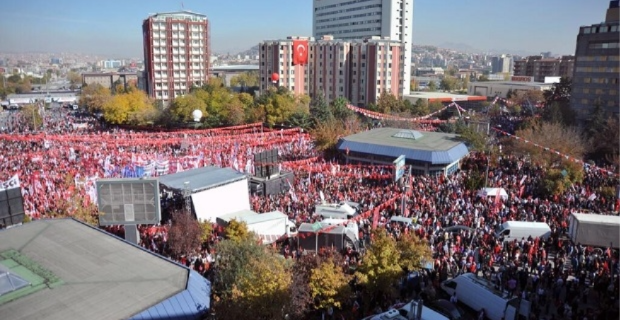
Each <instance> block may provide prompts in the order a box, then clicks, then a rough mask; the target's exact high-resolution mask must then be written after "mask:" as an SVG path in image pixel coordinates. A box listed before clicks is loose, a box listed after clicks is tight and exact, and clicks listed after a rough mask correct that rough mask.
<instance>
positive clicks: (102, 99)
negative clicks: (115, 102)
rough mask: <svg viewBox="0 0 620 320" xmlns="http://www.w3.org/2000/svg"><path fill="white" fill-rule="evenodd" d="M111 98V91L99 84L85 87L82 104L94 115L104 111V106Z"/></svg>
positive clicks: (82, 93)
mask: <svg viewBox="0 0 620 320" xmlns="http://www.w3.org/2000/svg"><path fill="white" fill-rule="evenodd" d="M111 98H112V93H111V92H110V89H108V88H106V87H104V86H102V85H100V84H98V83H96V84H91V85H88V86H84V87H83V88H82V92H81V93H80V103H81V104H82V105H83V106H86V108H88V110H89V111H90V112H93V113H95V112H99V111H101V110H103V106H104V105H105V104H106V102H108V101H109V100H110V99H111Z"/></svg>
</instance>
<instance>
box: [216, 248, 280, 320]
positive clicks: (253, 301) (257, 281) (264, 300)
mask: <svg viewBox="0 0 620 320" xmlns="http://www.w3.org/2000/svg"><path fill="white" fill-rule="evenodd" d="M247 271H248V272H247V273H245V274H243V275H242V276H241V277H240V278H239V279H237V281H236V283H235V286H234V288H233V291H232V299H231V301H232V302H234V306H233V308H236V309H237V310H242V315H245V316H247V315H248V314H251V315H252V318H253V319H265V320H271V319H282V318H284V310H286V309H287V307H286V306H287V305H288V304H290V297H289V295H288V289H289V286H290V284H291V274H290V267H289V266H288V265H287V261H286V260H285V259H284V258H283V257H281V256H277V255H276V254H274V253H273V252H268V253H266V254H263V255H261V256H259V257H255V258H254V259H251V260H250V261H249V262H248V268H247ZM227 313H228V314H230V313H229V312H227ZM233 314H234V313H233ZM218 318H219V315H218ZM226 318H228V319H235V320H236V319H242V318H243V317H238V316H235V317H234V318H230V317H228V316H227V315H225V316H224V317H223V319H226Z"/></svg>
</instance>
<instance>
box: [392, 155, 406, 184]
mask: <svg viewBox="0 0 620 320" xmlns="http://www.w3.org/2000/svg"><path fill="white" fill-rule="evenodd" d="M392 163H393V164H394V182H398V180H400V178H402V177H403V175H404V174H405V156H404V155H401V156H400V157H398V158H396V160H394V162H392Z"/></svg>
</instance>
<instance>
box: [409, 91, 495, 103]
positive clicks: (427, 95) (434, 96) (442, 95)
mask: <svg viewBox="0 0 620 320" xmlns="http://www.w3.org/2000/svg"><path fill="white" fill-rule="evenodd" d="M405 97H412V98H421V99H428V100H430V101H441V102H450V101H487V97H485V96H470V95H466V94H453V93H448V92H418V91H416V92H411V94H408V95H406V96H405Z"/></svg>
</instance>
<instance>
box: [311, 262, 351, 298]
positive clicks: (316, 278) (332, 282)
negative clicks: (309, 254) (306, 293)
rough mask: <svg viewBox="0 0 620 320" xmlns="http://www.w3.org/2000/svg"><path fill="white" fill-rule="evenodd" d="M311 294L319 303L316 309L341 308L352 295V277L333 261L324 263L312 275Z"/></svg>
mask: <svg viewBox="0 0 620 320" xmlns="http://www.w3.org/2000/svg"><path fill="white" fill-rule="evenodd" d="M309 280H310V281H309V282H310V293H311V296H312V298H313V299H315V301H317V303H315V305H314V306H315V308H316V309H319V310H326V309H327V308H329V307H333V308H341V307H342V301H346V300H347V299H348V297H350V294H351V288H350V287H349V281H350V277H349V276H347V275H346V274H345V273H344V272H343V270H342V267H340V266H338V265H337V264H336V263H335V262H334V261H333V259H329V260H326V261H323V262H322V263H321V264H320V265H319V266H318V268H316V269H313V270H312V271H311V275H310V279H309Z"/></svg>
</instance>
